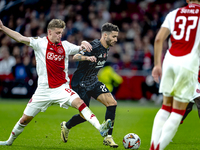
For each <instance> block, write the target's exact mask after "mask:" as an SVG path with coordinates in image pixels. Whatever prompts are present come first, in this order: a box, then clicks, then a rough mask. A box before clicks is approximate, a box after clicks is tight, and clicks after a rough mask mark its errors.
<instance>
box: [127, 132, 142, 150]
mask: <svg viewBox="0 0 200 150" xmlns="http://www.w3.org/2000/svg"><path fill="white" fill-rule="evenodd" d="M140 144H141V140H140V137H139V136H138V135H137V134H135V133H129V134H127V135H125V136H124V138H123V145H124V148H125V149H138V148H139V147H140Z"/></svg>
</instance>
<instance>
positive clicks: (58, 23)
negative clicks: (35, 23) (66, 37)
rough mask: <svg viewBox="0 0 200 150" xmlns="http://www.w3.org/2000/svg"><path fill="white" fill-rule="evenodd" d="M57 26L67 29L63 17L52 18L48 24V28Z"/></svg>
mask: <svg viewBox="0 0 200 150" xmlns="http://www.w3.org/2000/svg"><path fill="white" fill-rule="evenodd" d="M55 28H62V29H65V22H64V21H62V20H61V19H52V20H51V21H50V22H49V24H48V26H47V30H49V29H55Z"/></svg>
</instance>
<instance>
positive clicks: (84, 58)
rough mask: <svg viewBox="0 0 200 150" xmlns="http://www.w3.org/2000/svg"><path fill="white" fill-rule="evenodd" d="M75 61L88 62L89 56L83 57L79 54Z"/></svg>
mask: <svg viewBox="0 0 200 150" xmlns="http://www.w3.org/2000/svg"><path fill="white" fill-rule="evenodd" d="M74 60H76V61H84V60H87V56H83V55H81V54H77V55H75V56H74Z"/></svg>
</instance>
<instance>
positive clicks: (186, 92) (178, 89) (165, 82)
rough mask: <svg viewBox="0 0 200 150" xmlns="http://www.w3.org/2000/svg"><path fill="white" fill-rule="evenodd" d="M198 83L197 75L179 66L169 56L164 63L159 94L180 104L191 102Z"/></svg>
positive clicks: (173, 58) (174, 59)
mask: <svg viewBox="0 0 200 150" xmlns="http://www.w3.org/2000/svg"><path fill="white" fill-rule="evenodd" d="M196 83H197V74H195V73H194V72H192V71H190V70H188V69H187V68H184V67H182V66H181V65H179V64H177V60H176V58H175V57H173V56H172V57H171V56H169V55H168V56H167V58H165V60H164V62H163V70H162V78H161V83H160V88H159V92H160V93H163V95H164V96H168V97H174V99H175V100H177V101H180V102H189V101H190V100H191V99H192V97H193V95H194V90H195V87H196Z"/></svg>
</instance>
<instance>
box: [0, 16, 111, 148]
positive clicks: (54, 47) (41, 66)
mask: <svg viewBox="0 0 200 150" xmlns="http://www.w3.org/2000/svg"><path fill="white" fill-rule="evenodd" d="M64 29H65V22H64V21H62V20H60V19H53V20H51V21H50V23H49V24H48V27H47V32H48V34H47V37H43V38H40V37H35V38H33V37H25V36H22V35H21V34H20V33H18V32H15V31H13V30H11V29H9V28H7V27H5V26H4V25H3V24H2V22H1V21H0V30H2V31H3V32H4V33H5V34H7V35H8V36H10V37H11V38H13V39H14V40H16V41H17V42H21V43H24V44H26V45H28V46H30V47H32V48H33V49H34V52H35V57H36V64H37V66H36V68H37V73H38V87H37V89H36V91H35V93H34V94H33V96H32V98H31V100H30V101H29V102H28V104H27V106H26V108H25V110H24V114H23V116H22V117H21V118H20V119H19V121H18V122H17V123H16V125H15V126H14V128H13V130H12V132H11V134H10V137H9V139H8V140H7V141H0V145H12V143H13V142H14V140H15V139H16V138H17V137H18V136H19V135H20V134H21V133H22V131H23V130H24V128H25V126H26V125H27V124H28V123H29V122H30V121H31V120H32V119H33V118H34V117H35V116H36V115H37V114H38V113H39V112H44V111H45V110H46V109H47V108H48V107H49V106H51V105H53V104H59V105H60V107H63V108H66V109H67V108H68V107H69V106H71V107H74V108H76V109H78V110H79V112H80V113H81V114H82V115H83V116H84V117H85V119H86V120H87V121H89V122H90V123H91V124H92V125H93V126H94V127H95V128H96V129H98V130H99V132H100V134H101V135H102V136H103V137H104V136H106V135H107V132H108V130H109V129H110V127H111V124H112V123H111V120H109V119H108V120H107V121H106V122H105V123H104V124H102V125H100V124H99V121H98V120H97V118H96V116H95V115H94V114H93V113H92V112H91V110H90V109H89V108H88V107H87V106H86V104H85V103H84V102H83V100H82V99H80V97H79V96H78V94H77V93H76V92H75V91H73V90H72V89H70V87H69V78H68V73H67V71H68V55H73V54H76V53H78V52H79V51H82V50H83V49H86V50H87V51H89V52H90V51H91V49H92V47H91V45H90V44H89V43H88V42H86V41H83V42H82V43H81V46H76V45H74V44H71V43H69V42H67V41H61V36H62V34H63V30H64Z"/></svg>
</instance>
